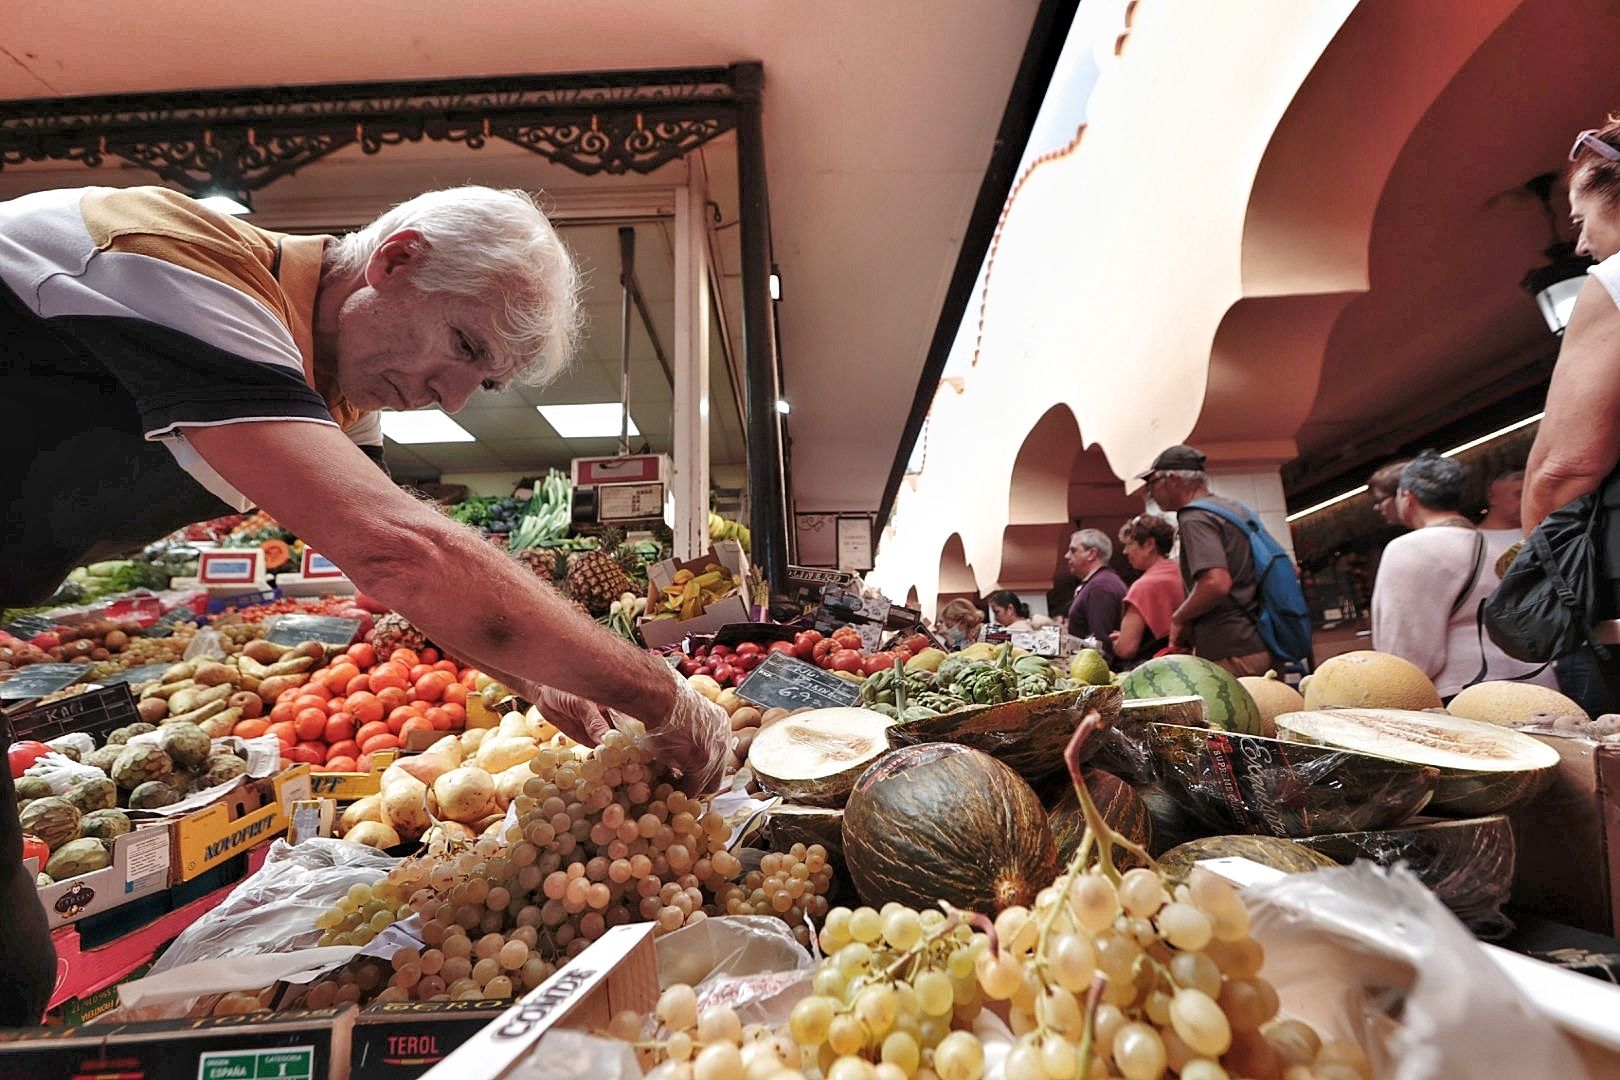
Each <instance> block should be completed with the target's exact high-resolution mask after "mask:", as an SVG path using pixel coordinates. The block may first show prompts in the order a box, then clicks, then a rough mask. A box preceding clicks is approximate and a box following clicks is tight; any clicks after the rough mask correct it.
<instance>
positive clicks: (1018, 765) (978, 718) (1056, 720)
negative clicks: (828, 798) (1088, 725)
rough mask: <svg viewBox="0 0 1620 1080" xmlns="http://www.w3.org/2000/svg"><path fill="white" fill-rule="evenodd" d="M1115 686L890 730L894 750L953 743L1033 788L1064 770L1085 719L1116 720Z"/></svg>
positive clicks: (969, 709)
mask: <svg viewBox="0 0 1620 1080" xmlns="http://www.w3.org/2000/svg"><path fill="white" fill-rule="evenodd" d="M1119 706H1120V692H1119V688H1118V687H1117V686H1080V687H1076V688H1074V689H1072V690H1059V691H1057V692H1055V693H1051V694H1041V695H1039V696H1038V697H1029V698H1019V699H1018V700H1016V701H1007V702H1002V703H1000V704H996V705H967V706H964V707H963V708H960V709H956V710H953V711H952V712H948V713H941V714H940V715H939V716H931V717H929V718H927V719H925V720H905V721H901V722H900V723H898V724H895V725H894V726H893V727H891V728H889V731H888V739H889V745H890V746H892V747H896V748H898V747H902V746H920V745H922V744H924V743H933V742H953V743H961V744H962V745H963V746H971V747H973V748H974V749H975V750H983V751H984V752H985V753H987V754H989V755H990V756H991V757H993V758H999V759H1000V760H1002V761H1004V762H1006V763H1007V764H1008V765H1009V766H1011V767H1012V768H1013V769H1014V770H1015V771H1016V772H1017V773H1018V774H1019V775H1020V776H1022V777H1023V778H1024V779H1025V780H1027V781H1029V782H1030V783H1031V784H1035V783H1039V782H1040V781H1041V780H1042V779H1044V778H1046V777H1048V776H1050V775H1052V774H1053V773H1055V772H1058V771H1060V770H1061V769H1062V768H1063V750H1064V747H1066V746H1068V745H1069V739H1070V738H1071V737H1072V736H1073V735H1074V731H1075V728H1077V727H1079V726H1080V721H1081V720H1083V719H1085V717H1086V714H1087V713H1089V712H1092V711H1096V712H1097V713H1098V714H1099V715H1100V716H1101V717H1102V721H1103V724H1104V725H1105V726H1112V724H1113V722H1114V718H1115V717H1116V716H1117V715H1119Z"/></svg>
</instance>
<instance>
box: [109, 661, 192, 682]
mask: <svg viewBox="0 0 1620 1080" xmlns="http://www.w3.org/2000/svg"><path fill="white" fill-rule="evenodd" d="M172 666H173V665H172V664H142V665H141V666H140V667H132V668H125V669H124V670H123V671H120V672H119V673H118V674H116V675H109V676H107V677H106V678H105V679H97V680H96V681H97V682H99V683H100V684H101V685H102V686H118V685H120V684H123V685H127V686H133V685H135V684H136V683H143V682H151V681H152V680H153V679H157V678H161V677H162V675H163V673H164V672H165V671H168V670H169V668H170V667H172Z"/></svg>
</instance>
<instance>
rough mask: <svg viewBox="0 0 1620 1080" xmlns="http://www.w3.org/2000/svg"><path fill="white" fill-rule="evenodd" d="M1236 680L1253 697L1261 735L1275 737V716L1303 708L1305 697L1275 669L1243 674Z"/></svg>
mask: <svg viewBox="0 0 1620 1080" xmlns="http://www.w3.org/2000/svg"><path fill="white" fill-rule="evenodd" d="M1238 682H1239V683H1241V684H1242V685H1243V689H1245V690H1247V691H1248V692H1249V696H1250V697H1252V698H1254V703H1255V705H1256V706H1257V707H1258V708H1259V709H1260V727H1261V731H1260V734H1262V735H1266V736H1270V737H1275V735H1276V732H1277V725H1276V722H1275V721H1276V719H1277V717H1279V716H1281V715H1282V714H1283V713H1291V712H1299V711H1300V710H1302V709H1303V708H1305V699H1304V698H1303V697H1301V696H1300V693H1299V691H1298V690H1295V689H1294V688H1293V687H1292V686H1289V685H1288V684H1287V683H1285V682H1283V681H1282V680H1281V679H1279V678H1278V677H1277V673H1276V672H1275V671H1268V672H1266V673H1265V675H1264V676H1260V675H1245V676H1243V677H1242V678H1241V679H1239V680H1238Z"/></svg>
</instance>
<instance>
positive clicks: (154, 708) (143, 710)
mask: <svg viewBox="0 0 1620 1080" xmlns="http://www.w3.org/2000/svg"><path fill="white" fill-rule="evenodd" d="M135 712H136V713H138V714H139V715H140V718H141V719H142V720H144V721H146V722H147V723H148V724H156V723H158V722H160V721H161V720H162V719H163V718H164V717H165V716H168V715H169V703H168V702H167V701H164V700H163V699H162V698H160V697H149V698H142V699H141V703H140V704H139V705H137V706H135Z"/></svg>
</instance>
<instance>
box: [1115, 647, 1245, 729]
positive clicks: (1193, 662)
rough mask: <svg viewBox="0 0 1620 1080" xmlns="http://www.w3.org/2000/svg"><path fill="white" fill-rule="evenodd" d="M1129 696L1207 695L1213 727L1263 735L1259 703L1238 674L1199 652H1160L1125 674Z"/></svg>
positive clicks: (1207, 714) (1207, 710)
mask: <svg viewBox="0 0 1620 1080" xmlns="http://www.w3.org/2000/svg"><path fill="white" fill-rule="evenodd" d="M1120 689H1122V690H1124V691H1125V697H1126V699H1127V700H1135V699H1140V698H1164V697H1179V696H1182V695H1187V694H1196V695H1197V696H1199V697H1201V698H1203V699H1204V709H1205V719H1206V720H1207V721H1208V723H1209V725H1210V726H1211V727H1218V728H1225V729H1226V730H1227V731H1236V732H1239V733H1241V734H1243V735H1260V734H1263V731H1262V730H1261V725H1262V721H1261V718H1260V707H1259V706H1258V705H1256V704H1255V703H1254V698H1253V697H1251V696H1250V694H1249V692H1248V691H1247V690H1245V689H1243V684H1242V683H1240V682H1238V681H1237V676H1235V675H1233V674H1232V673H1231V672H1229V671H1227V670H1226V669H1225V668H1222V667H1220V666H1218V665H1216V664H1212V663H1210V662H1209V661H1208V660H1205V659H1203V658H1202V657H1198V656H1160V657H1158V658H1156V659H1153V660H1149V661H1148V662H1147V663H1145V664H1143V665H1142V666H1141V667H1139V668H1137V669H1136V670H1134V671H1132V672H1130V673H1129V674H1128V675H1126V676H1125V680H1124V682H1122V683H1120Z"/></svg>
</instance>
